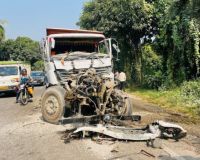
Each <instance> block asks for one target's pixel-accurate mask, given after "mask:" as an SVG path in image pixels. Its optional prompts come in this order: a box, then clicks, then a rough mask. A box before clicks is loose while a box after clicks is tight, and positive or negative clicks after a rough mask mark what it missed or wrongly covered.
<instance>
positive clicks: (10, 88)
mask: <svg viewBox="0 0 200 160" xmlns="http://www.w3.org/2000/svg"><path fill="white" fill-rule="evenodd" d="M24 68H25V69H27V72H28V74H30V72H31V67H30V63H28V62H26V63H24V62H22V61H1V62H0V93H5V92H14V91H15V87H16V86H17V85H18V83H19V78H20V73H21V70H22V69H24Z"/></svg>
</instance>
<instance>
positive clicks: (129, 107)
mask: <svg viewBox="0 0 200 160" xmlns="http://www.w3.org/2000/svg"><path fill="white" fill-rule="evenodd" d="M125 106H126V109H125V112H124V114H125V115H132V113H133V104H132V102H131V99H130V98H129V97H127V98H126V100H125Z"/></svg>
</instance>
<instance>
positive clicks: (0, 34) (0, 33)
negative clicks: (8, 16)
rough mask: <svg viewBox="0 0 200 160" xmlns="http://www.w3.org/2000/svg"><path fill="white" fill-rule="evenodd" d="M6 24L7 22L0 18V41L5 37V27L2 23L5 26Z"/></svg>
mask: <svg viewBox="0 0 200 160" xmlns="http://www.w3.org/2000/svg"><path fill="white" fill-rule="evenodd" d="M7 24H8V22H7V21H6V20H2V19H0V43H1V42H3V40H4V39H5V29H4V28H3V26H2V25H4V26H6V25H7Z"/></svg>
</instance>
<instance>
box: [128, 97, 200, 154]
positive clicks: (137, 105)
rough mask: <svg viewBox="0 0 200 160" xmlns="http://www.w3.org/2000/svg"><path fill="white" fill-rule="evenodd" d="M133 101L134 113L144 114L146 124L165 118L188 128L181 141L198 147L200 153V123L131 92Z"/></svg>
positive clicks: (144, 124) (164, 119) (143, 122)
mask: <svg viewBox="0 0 200 160" xmlns="http://www.w3.org/2000/svg"><path fill="white" fill-rule="evenodd" d="M129 96H130V97H131V100H132V103H133V113H134V114H139V115H141V116H142V120H141V121H142V124H141V125H143V126H146V124H149V123H151V122H153V121H154V120H163V121H165V122H171V123H175V124H178V125H180V126H182V127H183V128H184V129H185V130H187V133H188V134H187V136H186V137H185V138H183V139H181V140H180V141H182V142H186V143H187V144H189V145H191V146H193V147H196V151H197V152H198V153H200V123H198V122H194V121H193V120H191V119H189V118H188V117H185V116H184V115H181V114H177V115H176V114H174V112H170V111H168V110H166V109H165V108H163V107H159V106H157V105H154V104H150V103H148V102H147V101H144V100H142V99H141V98H138V97H136V96H135V95H132V94H129Z"/></svg>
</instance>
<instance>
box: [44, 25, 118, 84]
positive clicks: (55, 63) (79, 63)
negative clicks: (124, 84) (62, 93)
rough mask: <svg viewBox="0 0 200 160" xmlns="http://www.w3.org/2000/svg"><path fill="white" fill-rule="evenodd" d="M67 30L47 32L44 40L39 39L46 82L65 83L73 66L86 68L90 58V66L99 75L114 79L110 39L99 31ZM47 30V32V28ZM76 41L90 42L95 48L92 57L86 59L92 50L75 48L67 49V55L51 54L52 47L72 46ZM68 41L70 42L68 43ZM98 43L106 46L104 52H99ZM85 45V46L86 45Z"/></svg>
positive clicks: (72, 71)
mask: <svg viewBox="0 0 200 160" xmlns="http://www.w3.org/2000/svg"><path fill="white" fill-rule="evenodd" d="M55 30H59V29H55ZM67 31H70V32H69V33H62V34H61V33H59V34H50V35H48V33H47V38H46V40H44V42H43V41H41V43H40V49H41V48H42V50H43V51H42V52H41V53H42V54H43V57H44V64H45V76H46V77H47V79H48V84H50V85H58V84H59V83H63V82H64V83H65V82H66V81H67V78H68V76H67V75H70V74H73V73H74V70H73V67H75V70H76V71H78V70H83V69H88V68H90V66H91V59H93V66H92V67H93V68H95V69H96V71H97V73H98V72H99V73H100V74H101V75H104V76H106V77H111V78H113V79H114V74H113V73H112V67H113V66H112V58H113V56H112V46H111V39H105V36H104V35H103V34H102V33H101V32H98V33H96V32H94V33H87V31H84V32H86V33H79V32H82V30H75V32H74V33H71V31H73V30H67ZM47 32H48V28H47ZM76 32H78V33H76ZM89 32H92V31H89ZM89 41H90V42H89ZM78 42H80V45H82V44H83V43H84V42H89V43H91V44H90V45H91V46H92V47H93V48H94V49H95V50H96V53H95V56H94V57H93V58H88V59H87V56H90V55H91V54H92V53H93V52H94V51H93V52H88V51H85V52H84V53H83V52H81V51H77V50H75V51H74V50H73V52H71V51H69V54H68V55H67V54H66V53H64V52H61V53H59V54H57V53H55V55H52V50H54V49H55V50H56V48H59V47H60V48H61V47H65V48H67V47H68V46H70V45H71V47H72V48H73V47H74V46H75V44H76V43H78ZM92 42H93V43H92ZM52 43H53V45H52ZM59 43H60V44H59ZM68 43H70V45H69V44H68ZM71 43H73V44H71ZM97 43H98V44H97ZM100 43H104V44H103V45H105V46H104V47H105V48H106V49H105V50H104V51H105V53H101V51H100V48H99V45H100ZM67 45H68V46H67ZM94 45H95V47H94ZM75 47H76V46H75ZM81 47H82V46H81ZM85 47H86V48H87V46H85ZM83 50H84V49H83ZM57 51H58V50H56V51H55V52H57ZM67 52H68V51H67ZM76 55H77V56H76ZM79 55H80V56H79ZM67 56H68V57H69V58H66V59H65V60H64V63H63V64H62V63H61V59H62V58H63V57H67ZM70 56H72V57H73V58H74V59H73V58H70ZM55 57H56V58H55ZM72 59H73V60H72ZM72 61H73V64H72Z"/></svg>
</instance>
